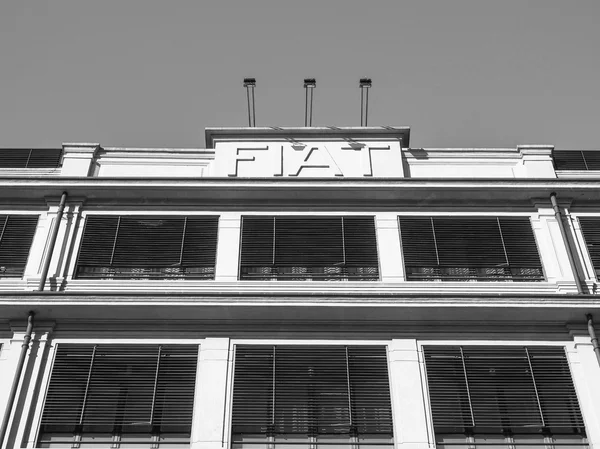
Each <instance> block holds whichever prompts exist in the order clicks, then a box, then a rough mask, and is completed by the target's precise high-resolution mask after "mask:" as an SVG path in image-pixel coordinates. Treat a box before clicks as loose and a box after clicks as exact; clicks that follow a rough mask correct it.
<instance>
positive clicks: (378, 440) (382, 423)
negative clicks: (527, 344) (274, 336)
mask: <svg viewBox="0 0 600 449" xmlns="http://www.w3.org/2000/svg"><path fill="white" fill-rule="evenodd" d="M232 441H233V448H238V449H239V448H253V447H258V448H260V447H263V448H264V447H265V443H267V442H268V443H269V444H273V445H275V446H276V445H278V444H281V445H285V444H294V446H293V447H298V448H308V447H309V445H310V447H316V445H317V444H323V445H327V446H322V447H329V445H332V444H333V445H335V446H334V447H338V448H341V447H344V448H349V447H351V445H352V447H354V448H358V447H359V446H361V445H364V446H363V447H383V446H391V445H392V444H393V439H392V411H391V401H390V389H389V380H388V367H387V358H386V348H385V346H296V345H275V346H272V345H269V346H257V345H237V346H236V353H235V374H234V387H233V412H232ZM313 445H315V446H313ZM288 447H289V446H288ZM319 447H321V446H319Z"/></svg>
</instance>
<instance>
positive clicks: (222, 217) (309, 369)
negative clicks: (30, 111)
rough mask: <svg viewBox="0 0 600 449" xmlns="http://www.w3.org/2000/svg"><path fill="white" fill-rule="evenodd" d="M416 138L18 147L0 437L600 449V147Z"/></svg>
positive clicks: (4, 170) (6, 246) (2, 317)
mask: <svg viewBox="0 0 600 449" xmlns="http://www.w3.org/2000/svg"><path fill="white" fill-rule="evenodd" d="M409 137H410V130H409V129H408V128H399V127H360V128H318V127H306V128H209V129H207V130H206V147H207V148H205V149H178V148H105V147H102V146H100V145H99V144H88V143H85V144H64V145H63V148H62V149H57V150H20V149H14V150H0V184H1V188H0V208H1V210H0V226H1V227H2V230H1V234H0V345H1V347H0V379H1V380H2V382H1V383H0V385H1V387H0V413H2V415H3V416H4V421H5V424H4V425H3V429H4V437H3V439H4V441H3V445H2V446H1V447H2V448H34V447H68V448H90V447H94V448H98V447H102V448H108V447H110V448H130V447H144V448H171V447H180V448H187V447H189V448H196V449H200V448H202V449H209V448H210V449H213V448H214V449H217V448H232V449H253V448H256V449H282V448H285V449H291V448H307V449H308V448H310V449H316V448H331V449H338V448H355V449H358V448H373V449H383V448H388V447H389V448H391V447H398V448H406V449H425V448H433V447H438V448H440V449H442V448H443V449H452V448H457V449H473V448H500V447H502V448H510V449H520V448H534V447H544V448H567V447H568V448H572V447H578V448H579V447H581V448H583V447H598V448H600V383H599V382H598V379H600V366H599V361H598V359H597V358H596V354H595V350H594V349H595V346H594V344H595V343H596V341H594V340H593V339H592V338H591V335H592V336H593V332H594V330H593V321H592V320H591V319H590V318H591V317H592V316H594V315H598V316H599V317H600V314H599V309H600V302H599V301H598V296H597V283H598V276H599V272H600V188H599V187H600V152H594V151H555V150H554V149H553V147H552V146H547V145H526V146H518V147H517V148H505V149H497V148H494V149H490V148H485V149H480V148H460V149H456V148H424V149H423V148H411V147H410V142H409ZM29 335H31V341H29ZM15 380H16V382H15Z"/></svg>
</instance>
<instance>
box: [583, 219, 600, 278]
mask: <svg viewBox="0 0 600 449" xmlns="http://www.w3.org/2000/svg"><path fill="white" fill-rule="evenodd" d="M579 223H580V224H581V232H582V233H583V238H584V239H585V246H586V247H587V249H588V253H589V254H590V258H591V259H592V265H593V266H594V271H595V272H596V278H600V218H599V217H579Z"/></svg>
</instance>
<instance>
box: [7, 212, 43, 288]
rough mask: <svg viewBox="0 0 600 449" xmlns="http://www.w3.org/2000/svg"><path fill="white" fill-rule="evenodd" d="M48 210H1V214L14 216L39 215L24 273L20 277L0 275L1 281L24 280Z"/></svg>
mask: <svg viewBox="0 0 600 449" xmlns="http://www.w3.org/2000/svg"><path fill="white" fill-rule="evenodd" d="M47 213H48V211H47V210H44V211H35V210H2V211H0V215H7V216H14V215H26V216H37V223H36V226H35V229H34V231H33V235H32V238H31V243H30V245H29V251H28V252H27V260H26V261H25V265H24V267H23V275H22V276H20V277H17V276H0V283H2V282H15V281H23V280H24V279H25V278H26V277H27V267H28V265H29V264H30V263H31V261H32V256H33V255H35V254H34V252H35V250H36V247H35V244H36V238H37V236H38V232H39V230H40V228H41V226H40V225H41V221H42V219H45V218H46V215H47Z"/></svg>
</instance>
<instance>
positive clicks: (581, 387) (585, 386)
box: [566, 335, 600, 449]
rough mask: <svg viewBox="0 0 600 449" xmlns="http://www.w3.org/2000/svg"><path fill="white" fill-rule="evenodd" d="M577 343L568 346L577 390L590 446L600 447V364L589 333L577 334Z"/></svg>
mask: <svg viewBox="0 0 600 449" xmlns="http://www.w3.org/2000/svg"><path fill="white" fill-rule="evenodd" d="M574 341H575V343H574V344H573V345H568V346H567V348H566V349H567V357H568V359H569V365H570V368H571V375H572V377H573V383H574V384H575V391H576V392H577V398H578V400H579V405H580V407H581V413H582V414H583V419H584V422H585V430H586V434H587V437H588V441H589V443H590V448H591V449H594V448H596V449H597V448H600V414H599V410H600V409H599V408H598V404H600V383H599V382H598V379H600V365H599V364H598V360H597V359H596V354H595V353H594V349H593V347H592V342H591V340H590V337H589V336H588V335H577V336H575V338H574Z"/></svg>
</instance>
